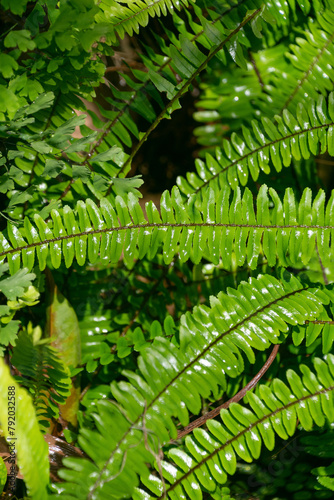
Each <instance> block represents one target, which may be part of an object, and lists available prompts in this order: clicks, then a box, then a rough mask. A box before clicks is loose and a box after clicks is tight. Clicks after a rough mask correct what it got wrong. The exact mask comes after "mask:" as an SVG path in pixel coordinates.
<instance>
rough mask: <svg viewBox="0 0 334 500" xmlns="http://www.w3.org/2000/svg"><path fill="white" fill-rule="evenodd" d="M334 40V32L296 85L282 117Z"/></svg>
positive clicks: (284, 107)
mask: <svg viewBox="0 0 334 500" xmlns="http://www.w3.org/2000/svg"><path fill="white" fill-rule="evenodd" d="M333 40H334V32H333V33H332V35H331V36H330V37H329V39H328V40H327V42H326V43H325V45H324V46H323V47H322V48H321V49H320V50H319V52H318V54H317V55H316V56H315V57H314V59H313V61H312V62H311V64H310V67H309V68H308V70H307V71H305V73H304V75H303V77H302V78H301V79H300V80H299V82H298V84H297V85H296V87H295V88H294V90H293V91H292V92H291V94H290V96H289V97H288V99H287V100H286V102H285V103H284V106H283V108H282V109H281V111H280V115H281V114H282V113H283V111H284V110H285V109H286V108H287V107H288V106H289V104H290V103H291V102H292V101H293V99H294V98H295V96H296V95H297V93H298V92H299V90H300V89H301V88H302V86H303V84H304V82H305V81H306V80H307V79H308V77H309V76H310V74H311V72H312V71H313V68H314V66H315V65H316V64H317V62H318V61H319V59H320V58H321V57H322V55H323V53H324V52H325V50H326V49H327V47H328V46H329V45H330V44H331V42H332V41H333Z"/></svg>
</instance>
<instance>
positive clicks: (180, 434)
mask: <svg viewBox="0 0 334 500" xmlns="http://www.w3.org/2000/svg"><path fill="white" fill-rule="evenodd" d="M278 349H279V344H276V345H275V346H274V348H273V350H272V351H271V353H270V355H269V357H268V359H267V361H266V362H265V363H264V365H263V366H262V368H261V370H259V371H258V373H257V374H256V375H255V377H253V378H252V380H250V381H249V382H248V384H246V385H245V387H243V388H242V389H241V390H240V391H239V392H238V393H237V394H236V395H235V396H233V397H232V398H231V399H229V400H228V401H226V402H225V403H223V404H221V405H220V406H217V408H214V409H213V410H211V411H209V412H208V413H206V414H205V415H202V416H201V417H199V418H197V419H196V420H194V421H193V422H191V423H190V424H189V425H187V427H185V428H184V429H182V430H181V431H179V432H178V433H177V439H181V438H183V437H184V436H186V435H187V434H189V433H190V432H191V431H193V430H194V429H197V427H201V426H202V425H204V424H205V423H206V422H207V421H208V420H210V419H211V418H215V417H216V416H217V415H219V413H220V410H222V409H223V408H225V409H226V408H228V407H229V406H230V404H231V403H238V401H240V400H241V399H242V398H243V397H244V396H245V395H246V393H247V392H248V391H250V390H251V389H253V388H254V387H255V386H256V385H257V384H258V382H259V380H260V379H261V378H262V377H263V375H264V374H265V373H266V371H267V370H268V368H269V367H270V366H271V364H272V363H273V361H274V359H275V358H276V356H277V353H278Z"/></svg>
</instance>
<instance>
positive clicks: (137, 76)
mask: <svg viewBox="0 0 334 500" xmlns="http://www.w3.org/2000/svg"><path fill="white" fill-rule="evenodd" d="M255 4H256V5H257V6H258V8H257V10H255V11H252V12H251V13H250V14H247V2H242V4H241V5H238V4H236V5H235V6H233V7H232V8H231V9H230V10H231V11H232V14H233V15H232V14H230V12H229V10H228V11H225V12H223V13H222V14H220V15H219V16H218V17H216V19H214V20H211V21H207V20H205V19H204V21H203V24H204V27H198V25H197V24H196V23H195V22H194V21H193V20H192V19H191V17H189V24H190V29H184V30H182V32H181V35H180V37H179V38H177V37H176V36H174V37H173V39H172V43H170V44H169V45H168V46H167V45H166V44H165V42H164V41H163V39H162V38H158V42H159V44H160V46H161V50H162V52H163V53H164V54H160V53H156V54H155V53H154V52H153V51H152V50H151V51H150V52H149V53H148V54H147V55H145V56H142V58H143V62H144V64H145V67H146V68H147V69H148V71H141V70H132V73H133V77H134V78H131V77H130V76H128V75H123V78H124V79H125V81H126V83H127V85H128V86H129V88H130V90H127V91H126V92H121V91H119V90H118V89H114V88H111V91H112V93H113V98H107V99H106V100H107V101H108V103H110V104H111V105H112V106H113V111H110V110H107V109H102V108H101V109H100V111H101V113H102V115H103V116H105V117H106V118H107V119H108V122H107V123H103V122H100V125H101V128H103V132H102V133H101V134H100V137H99V139H98V141H97V142H96V143H95V145H94V146H93V147H92V150H91V152H90V157H91V159H93V155H94V154H95V153H96V152H97V153H103V152H105V151H107V150H108V149H110V147H112V146H113V145H115V144H116V145H117V146H119V147H121V148H122V150H126V149H127V148H128V147H131V146H132V142H133V137H135V138H136V139H138V142H137V144H136V146H135V147H134V148H133V150H132V153H131V155H130V156H129V155H127V154H125V153H124V154H123V155H120V157H119V159H118V161H116V162H114V164H111V165H110V164H109V165H107V164H105V165H103V164H102V168H105V169H106V172H107V174H108V175H110V176H120V177H123V176H124V175H125V174H126V173H127V172H128V171H129V169H130V164H131V161H132V159H133V157H134V156H135V154H136V153H137V151H138V150H139V149H140V147H141V145H142V144H143V143H144V142H145V141H146V140H147V138H148V136H149V135H150V134H151V132H152V131H153V130H154V129H155V128H156V127H157V125H158V124H159V123H160V121H161V120H162V119H164V118H170V115H171V113H172V112H173V111H174V110H175V109H178V108H179V107H180V103H179V99H180V97H181V96H182V95H183V94H184V93H185V92H186V91H187V90H188V89H189V87H190V85H191V83H192V82H193V81H194V80H195V79H196V77H197V76H198V75H199V74H200V72H202V71H203V69H205V68H206V67H207V65H208V63H209V62H210V60H211V59H212V58H213V57H214V56H217V57H219V58H220V60H224V58H225V51H226V52H227V53H228V52H231V53H233V54H234V53H235V52H236V53H237V54H238V57H239V58H240V57H241V55H240V54H242V48H241V44H242V43H245V42H244V39H245V33H244V31H243V27H244V26H245V25H246V24H248V23H250V22H251V21H252V20H254V19H255V18H256V17H257V16H258V15H262V13H261V9H260V6H261V2H258V1H256V2H255ZM253 7H254V2H252V8H253ZM225 16H226V19H225ZM198 28H199V29H198ZM239 39H240V40H239ZM176 75H178V77H176ZM157 91H158V92H159V93H160V94H161V93H165V94H166V98H167V102H166V103H165V102H164V100H163V99H162V98H161V96H160V95H158V94H157ZM148 96H149V97H150V98H152V100H153V101H155V102H156V103H157V105H158V108H159V109H160V112H159V113H158V114H157V113H156V112H155V110H154V108H153V106H152V105H151V103H150V101H149V100H148ZM128 110H132V111H135V112H136V113H138V114H139V115H141V116H142V117H144V118H145V119H146V120H147V121H148V122H149V124H150V125H149V127H148V129H147V130H146V131H145V132H141V133H139V131H138V128H137V125H136V123H135V122H134V121H133V120H132V118H131V117H130V116H129V115H126V114H125V112H126V111H128Z"/></svg>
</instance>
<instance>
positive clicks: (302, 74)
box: [272, 10, 334, 113]
mask: <svg viewBox="0 0 334 500" xmlns="http://www.w3.org/2000/svg"><path fill="white" fill-rule="evenodd" d="M316 21H317V22H314V21H313V22H309V24H308V31H305V32H304V33H302V34H303V35H304V37H303V38H300V37H298V38H296V41H295V44H294V45H291V46H290V50H291V52H288V53H287V54H286V56H287V57H288V59H289V60H290V61H291V63H292V67H293V69H294V70H292V68H291V65H290V69H291V71H289V73H286V74H284V76H283V81H282V75H277V77H276V83H275V91H274V90H273V91H272V97H273V98H274V100H276V102H277V101H278V102H279V101H282V99H284V98H285V102H284V104H283V106H282V107H281V110H280V112H282V111H283V110H284V109H286V108H288V109H289V110H290V111H291V112H292V113H295V111H296V108H297V104H298V103H299V102H301V103H303V104H305V103H306V101H307V100H308V99H309V98H312V99H317V93H321V94H323V95H325V96H326V95H327V93H328V91H331V90H332V89H333V83H332V76H333V73H334V64H333V65H331V63H330V61H332V58H333V56H334V33H333V28H332V27H333V23H334V14H333V11H332V10H325V11H323V12H322V13H321V15H317V16H316ZM274 96H275V97H274Z"/></svg>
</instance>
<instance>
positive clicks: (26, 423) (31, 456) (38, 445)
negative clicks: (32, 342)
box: [0, 359, 49, 500]
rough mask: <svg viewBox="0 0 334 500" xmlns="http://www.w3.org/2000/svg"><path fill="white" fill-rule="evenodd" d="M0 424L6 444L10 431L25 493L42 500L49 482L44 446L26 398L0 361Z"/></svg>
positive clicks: (31, 406)
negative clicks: (26, 490)
mask: <svg viewBox="0 0 334 500" xmlns="http://www.w3.org/2000/svg"><path fill="white" fill-rule="evenodd" d="M9 393H10V394H9ZM13 394H14V401H15V418H14V422H15V425H14V426H13V427H11V426H10V424H9V420H10V419H9V415H8V411H9V410H10V409H11V408H13V407H11V406H10V405H9V403H8V401H9V398H10V397H12V395H13ZM11 401H13V400H11ZM11 420H12V421H13V419H11ZM0 425H1V430H2V431H3V434H4V436H5V437H6V438H7V441H8V443H10V442H11V443H12V442H13V441H10V439H12V438H13V435H12V434H11V432H13V429H14V437H15V441H14V443H15V449H16V451H17V463H18V466H19V469H20V471H21V473H22V475H23V477H24V481H25V483H26V485H27V488H28V494H29V495H30V496H31V497H32V499H33V500H45V499H46V498H47V489H46V488H47V485H48V483H49V459H48V454H49V450H48V445H47V443H46V442H45V441H44V438H43V435H42V433H41V431H40V430H39V424H38V420H37V417H36V413H35V409H34V407H33V404H32V400H31V398H30V396H29V395H28V393H27V392H26V391H25V390H24V389H22V388H21V387H19V385H18V384H17V382H16V381H15V380H14V378H13V377H12V376H11V375H10V372H9V368H8V366H7V365H6V364H5V362H4V360H3V359H0Z"/></svg>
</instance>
